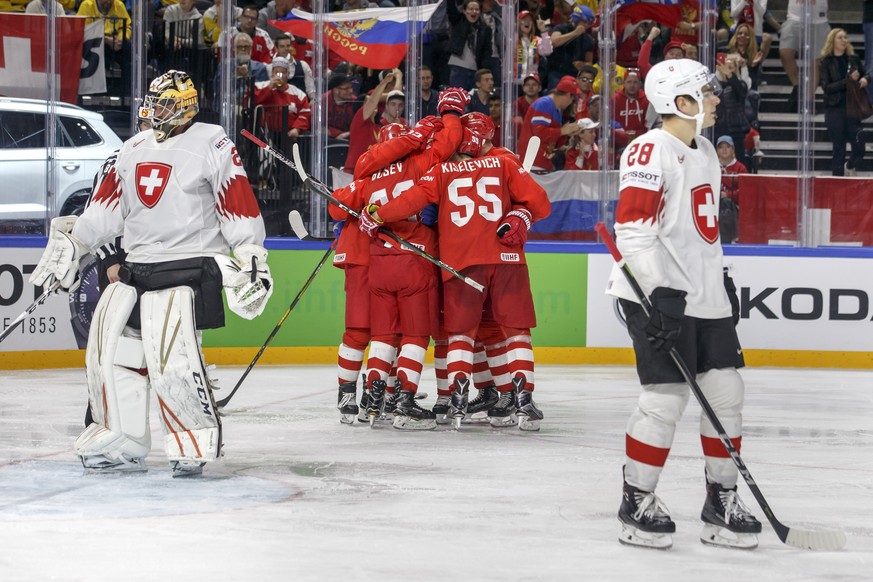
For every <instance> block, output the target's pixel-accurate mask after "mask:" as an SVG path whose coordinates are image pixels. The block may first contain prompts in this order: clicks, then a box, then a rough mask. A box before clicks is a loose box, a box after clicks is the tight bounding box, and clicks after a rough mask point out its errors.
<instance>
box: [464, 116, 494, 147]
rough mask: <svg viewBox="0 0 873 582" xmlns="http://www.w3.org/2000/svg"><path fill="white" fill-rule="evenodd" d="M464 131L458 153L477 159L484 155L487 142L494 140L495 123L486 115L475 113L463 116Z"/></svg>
mask: <svg viewBox="0 0 873 582" xmlns="http://www.w3.org/2000/svg"><path fill="white" fill-rule="evenodd" d="M461 127H462V128H463V130H464V133H463V136H462V137H461V145H460V146H458V153H460V154H464V155H467V156H472V157H474V158H475V157H477V156H479V155H480V154H481V153H482V149H483V148H484V146H485V142H488V141H491V140H492V139H493V138H494V121H493V120H492V119H491V118H490V117H488V116H487V115H485V114H484V113H479V112H475V111H474V112H473V113H467V114H465V115H462V116H461Z"/></svg>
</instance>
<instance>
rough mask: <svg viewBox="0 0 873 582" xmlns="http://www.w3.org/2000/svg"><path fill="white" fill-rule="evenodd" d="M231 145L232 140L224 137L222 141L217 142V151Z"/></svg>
mask: <svg viewBox="0 0 873 582" xmlns="http://www.w3.org/2000/svg"><path fill="white" fill-rule="evenodd" d="M229 143H230V138H229V137H227V136H224V137H223V138H221V139H220V140H218V141H217V142H215V149H217V150H220V149H221V148H223V147H224V146H225V145H227V144H229Z"/></svg>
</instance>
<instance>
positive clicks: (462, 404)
mask: <svg viewBox="0 0 873 582" xmlns="http://www.w3.org/2000/svg"><path fill="white" fill-rule="evenodd" d="M469 398H470V380H468V379H467V378H458V379H457V380H455V389H454V390H452V400H451V403H450V407H451V410H450V413H451V416H452V423H453V424H454V425H455V428H461V420H462V419H463V418H464V415H466V414H467V403H468V401H469Z"/></svg>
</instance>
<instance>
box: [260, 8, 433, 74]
mask: <svg viewBox="0 0 873 582" xmlns="http://www.w3.org/2000/svg"><path fill="white" fill-rule="evenodd" d="M436 8H437V4H430V5H427V6H419V7H417V8H416V9H415V10H413V9H411V8H405V7H404V8H368V9H365V10H349V11H341V12H330V13H327V14H325V15H324V21H325V22H324V33H325V35H326V36H327V39H328V44H327V48H328V50H331V51H333V52H335V53H336V54H338V55H339V56H340V57H342V58H343V59H344V60H347V61H349V62H351V63H354V64H356V65H361V66H364V67H367V68H370V69H393V68H395V67H397V66H398V65H400V63H401V62H402V61H403V59H404V58H405V57H406V52H407V37H408V36H409V29H408V26H409V22H415V23H416V25H417V26H418V30H419V32H421V30H422V29H423V28H424V25H425V23H426V22H427V21H428V20H429V19H430V17H431V15H432V14H433V13H434V11H435V10H436ZM314 21H315V15H313V14H312V13H310V12H306V11H304V10H299V9H297V8H294V9H293V10H291V12H290V13H288V15H287V16H286V17H285V18H284V19H282V20H271V21H270V24H272V25H273V26H275V27H276V28H279V29H281V30H284V31H286V32H290V33H291V34H293V35H294V36H302V37H303V38H309V39H313V38H314V37H315V33H314V31H313V23H314Z"/></svg>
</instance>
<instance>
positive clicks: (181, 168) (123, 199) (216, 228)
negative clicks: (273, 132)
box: [72, 123, 266, 263]
mask: <svg viewBox="0 0 873 582" xmlns="http://www.w3.org/2000/svg"><path fill="white" fill-rule="evenodd" d="M72 234H73V236H74V237H75V238H77V239H78V240H79V241H81V242H82V243H83V244H84V245H86V246H87V247H88V248H90V249H96V248H97V247H99V246H100V245H101V244H103V243H106V242H107V241H112V240H114V239H115V237H117V236H122V235H123V237H124V246H125V249H126V250H127V252H128V257H127V260H128V261H130V262H134V263H155V262H163V261H171V260H179V259H188V258H193V257H200V256H209V255H214V254H227V253H228V251H229V249H230V248H235V247H237V246H239V245H241V244H245V243H251V244H256V245H259V246H263V244H264V238H265V236H266V232H265V230H264V221H263V218H262V217H261V213H260V209H259V207H258V202H257V200H256V198H255V195H254V193H253V192H252V189H251V186H250V185H249V182H248V178H247V177H246V173H245V170H244V169H243V166H242V161H241V160H240V157H239V154H238V153H237V151H236V147H235V146H234V144H233V142H232V141H231V139H230V138H229V137H228V136H227V134H226V133H225V132H224V130H223V129H222V128H221V127H220V126H218V125H212V124H207V123H194V124H192V125H191V127H190V128H189V129H188V130H187V131H185V132H184V133H182V134H180V135H177V136H175V137H172V138H170V139H167V140H166V141H164V142H161V143H158V142H157V141H156V140H155V138H154V136H153V134H152V131H151V130H147V131H144V132H141V133H139V134H137V135H135V136H133V137H132V138H130V139H129V140H127V141H126V142H125V143H124V145H123V146H122V147H121V150H120V151H119V152H118V160H117V162H116V164H115V166H114V167H113V168H112V169H111V170H110V171H109V174H108V175H107V176H106V177H105V179H104V180H103V181H102V183H101V184H100V187H99V189H98V190H97V191H96V192H94V193H93V194H92V197H91V201H90V204H89V206H88V208H86V209H85V212H84V213H83V214H82V216H81V217H80V218H79V220H78V221H77V222H76V225H75V227H74V228H73V233H72Z"/></svg>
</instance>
